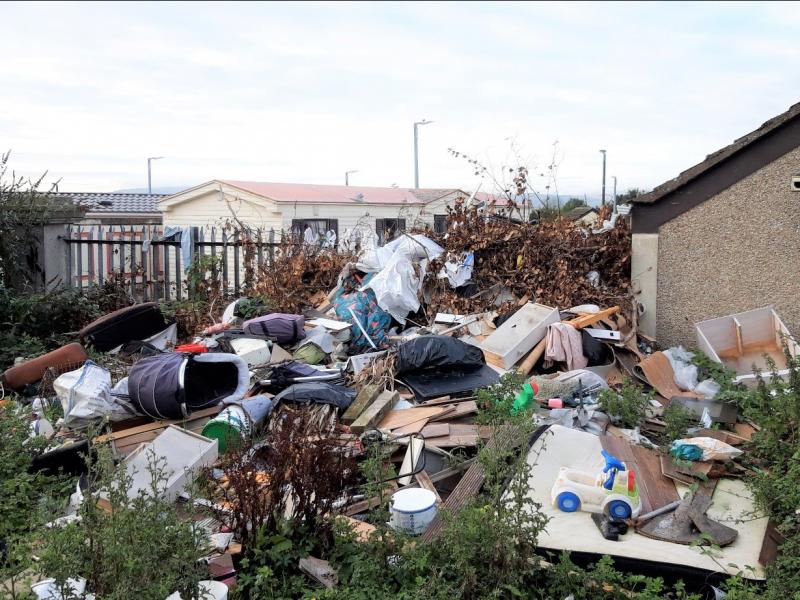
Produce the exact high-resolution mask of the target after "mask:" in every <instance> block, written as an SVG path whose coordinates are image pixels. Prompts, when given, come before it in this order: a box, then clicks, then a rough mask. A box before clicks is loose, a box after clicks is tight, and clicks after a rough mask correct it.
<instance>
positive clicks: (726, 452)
mask: <svg viewBox="0 0 800 600" xmlns="http://www.w3.org/2000/svg"><path fill="white" fill-rule="evenodd" d="M684 446H696V447H697V448H700V450H702V452H703V455H702V457H701V460H719V461H729V460H733V459H734V458H736V457H737V456H741V455H742V454H743V452H742V451H741V450H739V449H738V448H734V447H733V446H731V445H730V444H726V443H725V442H721V441H720V440H715V439H714V438H710V437H695V438H688V439H683V440H675V441H674V442H672V449H671V450H670V453H671V452H672V450H675V449H679V448H681V447H684Z"/></svg>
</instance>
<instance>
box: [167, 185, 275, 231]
mask: <svg viewBox="0 0 800 600" xmlns="http://www.w3.org/2000/svg"><path fill="white" fill-rule="evenodd" d="M225 197H226V200H221V199H220V193H219V191H217V190H210V191H208V192H206V193H204V194H200V195H198V196H196V197H194V198H191V199H190V200H187V201H186V202H181V203H180V204H175V205H174V206H164V207H162V210H163V211H164V225H166V226H169V225H173V226H193V227H200V226H204V225H212V226H216V227H219V226H221V225H223V224H224V223H225V222H226V221H231V220H232V218H233V215H234V214H235V215H236V217H237V218H238V219H240V220H241V221H242V222H244V223H247V224H248V225H249V226H251V227H260V228H263V229H266V230H269V229H270V228H271V227H272V228H275V229H280V228H281V215H280V212H276V211H275V209H274V208H273V207H272V206H270V205H269V202H268V201H267V200H264V202H263V203H261V202H258V201H254V200H248V199H244V198H241V197H232V196H231V195H229V194H226V196H225Z"/></svg>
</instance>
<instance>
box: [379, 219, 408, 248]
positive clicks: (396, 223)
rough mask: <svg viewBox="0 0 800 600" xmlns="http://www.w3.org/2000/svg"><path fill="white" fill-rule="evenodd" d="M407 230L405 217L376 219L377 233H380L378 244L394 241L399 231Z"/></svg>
mask: <svg viewBox="0 0 800 600" xmlns="http://www.w3.org/2000/svg"><path fill="white" fill-rule="evenodd" d="M405 230H406V220H405V219H375V233H377V234H378V245H380V246H383V244H385V243H386V242H390V241H392V240H393V239H394V238H395V237H397V234H398V233H399V232H401V231H405Z"/></svg>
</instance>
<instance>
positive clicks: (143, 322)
mask: <svg viewBox="0 0 800 600" xmlns="http://www.w3.org/2000/svg"><path fill="white" fill-rule="evenodd" d="M168 326H169V323H167V320H166V319H165V318H164V315H163V314H162V312H161V309H160V308H159V307H158V304H157V303H156V302H146V303H144V304H134V305H133V306H128V307H126V308H121V309H119V310H115V311H114V312H112V313H108V314H107V315H105V316H102V317H100V318H99V319H97V320H96V321H92V322H91V323H89V324H88V325H87V326H86V327H84V328H83V329H81V331H80V334H79V335H80V338H81V341H83V342H84V343H86V344H91V345H92V346H94V348H95V349H96V350H99V351H100V352H108V351H109V350H113V349H114V348H116V347H117V346H120V345H122V344H125V343H127V342H130V341H132V340H145V339H147V338H149V337H151V336H153V335H155V334H157V333H159V332H160V331H164V330H165V329H166V328H167V327H168Z"/></svg>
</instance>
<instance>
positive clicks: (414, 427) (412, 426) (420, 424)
mask: <svg viewBox="0 0 800 600" xmlns="http://www.w3.org/2000/svg"><path fill="white" fill-rule="evenodd" d="M427 424H428V419H427V418H426V419H421V420H419V421H415V422H413V423H409V424H408V425H404V426H403V427H398V428H397V429H392V435H411V434H412V433H421V432H422V430H423V429H424V428H425V426H426V425H427Z"/></svg>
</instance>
